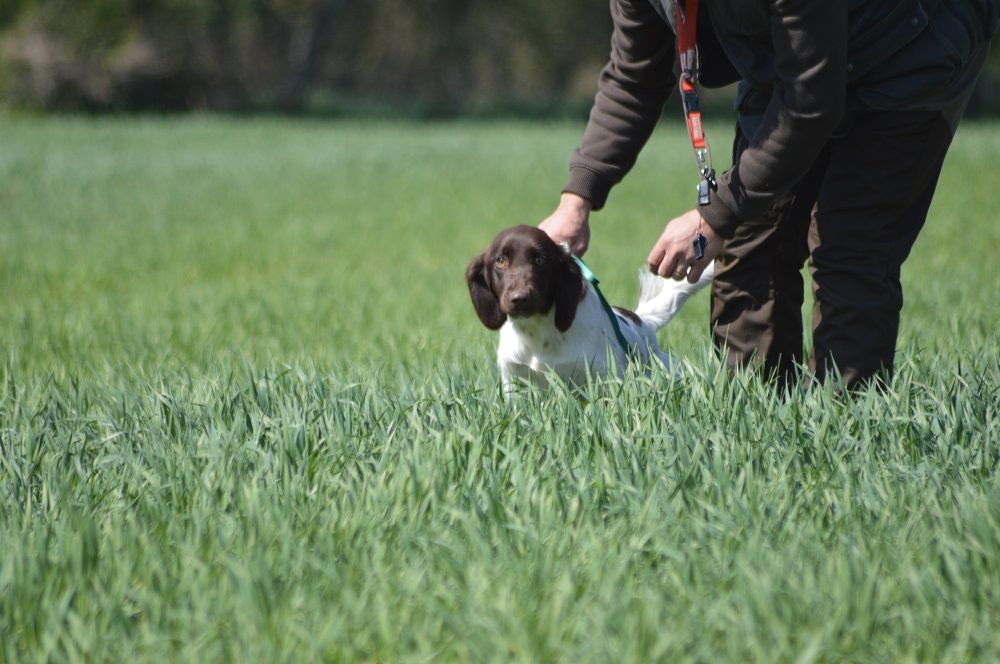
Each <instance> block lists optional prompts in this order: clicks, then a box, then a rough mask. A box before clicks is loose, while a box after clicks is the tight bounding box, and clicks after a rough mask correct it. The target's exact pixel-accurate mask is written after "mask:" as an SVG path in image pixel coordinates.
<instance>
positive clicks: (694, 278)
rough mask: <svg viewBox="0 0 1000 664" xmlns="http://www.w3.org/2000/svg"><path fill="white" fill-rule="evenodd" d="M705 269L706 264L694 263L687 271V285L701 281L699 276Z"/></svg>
mask: <svg viewBox="0 0 1000 664" xmlns="http://www.w3.org/2000/svg"><path fill="white" fill-rule="evenodd" d="M706 267H708V263H701V264H699V263H695V264H694V265H692V266H691V269H690V270H688V273H687V280H688V283H690V284H696V283H698V280H699V279H701V274H702V272H704V271H705V268H706Z"/></svg>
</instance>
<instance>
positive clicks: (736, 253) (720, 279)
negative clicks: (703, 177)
mask: <svg viewBox="0 0 1000 664" xmlns="http://www.w3.org/2000/svg"><path fill="white" fill-rule="evenodd" d="M745 147H746V139H745V138H744V137H743V135H742V133H741V132H740V131H739V129H737V133H736V141H735V144H734V147H733V150H734V157H736V156H738V155H739V154H740V152H742V150H743V149H744V148H745ZM734 160H735V159H734ZM823 162H824V159H823V158H821V159H820V160H819V161H818V163H817V164H816V166H814V167H813V169H812V170H811V171H810V172H809V174H807V175H806V177H804V178H803V179H802V180H801V181H800V182H799V183H798V185H796V187H795V188H794V190H793V191H792V192H791V193H790V195H788V196H786V197H784V198H783V199H782V201H781V202H780V203H778V204H776V205H775V206H774V207H773V208H772V209H771V211H770V212H769V213H768V214H767V215H766V216H764V217H762V218H760V219H752V220H748V221H745V222H744V223H742V224H740V226H739V227H738V228H737V230H736V235H735V236H734V237H733V238H732V239H731V240H727V241H726V242H725V243H724V244H723V247H722V252H721V253H720V254H719V256H718V258H717V260H716V265H715V269H716V272H715V279H714V280H713V281H712V314H711V325H712V333H713V337H714V339H715V343H716V345H717V346H719V347H720V348H722V349H724V350H725V352H726V356H727V362H728V364H729V366H730V368H731V369H734V368H736V367H744V366H757V367H759V368H761V369H762V370H763V372H764V374H765V375H766V376H768V377H773V378H776V379H777V380H778V385H779V387H783V386H785V385H787V384H789V383H790V382H792V381H794V378H795V375H796V371H797V370H796V365H797V364H801V362H802V300H803V283H802V274H801V270H802V265H803V264H804V262H805V259H806V257H807V256H808V249H807V242H806V236H807V232H808V228H809V222H810V219H811V216H812V209H813V204H814V202H815V200H816V195H817V191H818V189H819V184H820V181H821V178H822V173H823Z"/></svg>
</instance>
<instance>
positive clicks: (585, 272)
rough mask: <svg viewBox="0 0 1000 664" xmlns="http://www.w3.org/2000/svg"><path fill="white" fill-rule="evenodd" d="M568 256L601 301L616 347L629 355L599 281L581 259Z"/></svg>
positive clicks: (571, 254)
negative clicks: (612, 330) (612, 331)
mask: <svg viewBox="0 0 1000 664" xmlns="http://www.w3.org/2000/svg"><path fill="white" fill-rule="evenodd" d="M569 255H570V257H571V258H572V259H573V262H575V263H576V264H577V266H578V267H579V268H580V273H581V274H582V275H583V278H584V279H586V280H587V282H588V283H589V284H590V285H591V286H593V287H594V292H595V293H597V299H599V300H600V301H601V306H602V307H603V308H604V313H606V314H607V315H608V319H609V320H610V321H611V327H612V328H613V329H614V331H615V338H616V339H617V340H618V345H619V346H621V347H622V350H623V351H625V354H626V355H628V354H630V353H631V352H632V349H631V347H630V346H629V345H628V341H626V340H625V335H624V334H622V328H621V325H620V324H619V322H618V316H616V315H615V312H614V311H613V310H612V309H611V305H610V304H608V301H607V300H606V299H605V298H604V293H602V292H601V289H600V288H598V286H597V284H599V283H601V281H600V279H598V278H597V275H596V274H594V273H593V271H592V270H591V269H590V268H589V267H587V264H586V263H584V262H583V259H582V258H580V257H579V256H577V255H576V254H574V253H573V252H570V254H569Z"/></svg>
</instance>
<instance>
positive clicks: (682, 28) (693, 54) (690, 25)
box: [674, 0, 717, 205]
mask: <svg viewBox="0 0 1000 664" xmlns="http://www.w3.org/2000/svg"><path fill="white" fill-rule="evenodd" d="M674 8H675V10H676V12H677V13H676V15H677V55H678V56H679V58H680V70H681V75H680V89H681V103H682V104H683V106H684V117H685V119H686V120H687V129H688V135H689V136H690V137H691V147H692V148H693V149H694V160H695V163H696V164H697V166H698V175H699V177H700V178H701V179H700V180H699V181H698V205H708V204H709V201H710V200H711V193H710V192H712V191H714V190H715V189H716V187H717V185H716V182H715V169H713V168H712V153H711V151H710V150H709V147H708V140H707V139H706V138H705V129H704V127H703V126H702V123H701V106H700V104H699V102H698V44H697V34H698V0H687V10H686V11H685V10H683V9H681V2H680V0H677V4H676V5H674Z"/></svg>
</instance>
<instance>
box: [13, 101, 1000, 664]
mask: <svg viewBox="0 0 1000 664" xmlns="http://www.w3.org/2000/svg"><path fill="white" fill-rule="evenodd" d="M2 120H3V121H2V123H0V146H2V147H0V293H2V295H3V298H4V299H3V303H2V305H0V345H2V348H3V353H4V362H3V365H2V370H0V381H2V383H0V659H5V660H7V661H24V660H29V661H30V660H47V659H56V660H95V659H97V660H127V659H136V658H138V659H146V660H160V659H163V658H164V657H168V658H172V659H177V660H190V661H199V660H238V661H273V660H287V659H331V660H359V659H360V660H374V661H384V660H390V661H395V660H406V661H411V660H419V661H423V660H427V659H433V658H441V659H445V660H453V661H483V660H521V661H547V660H564V661H600V662H606V661H650V660H657V659H659V660H663V661H678V660H680V661H684V660H698V661H720V660H725V661H745V660H756V661H767V662H770V661H791V660H796V661H813V660H819V661H859V660H860V661H886V660H914V661H967V660H980V661H993V660H995V659H996V658H997V657H1000V636H998V634H1000V604H998V602H1000V599H998V598H1000V562H998V561H1000V481H998V475H997V463H998V461H1000V443H998V441H1000V423H998V421H997V412H998V404H1000V397H998V386H1000V351H998V349H997V337H996V333H995V327H996V323H997V318H998V315H997V313H998V309H997V305H996V294H997V292H998V290H1000V288H998V287H1000V276H998V272H997V271H996V270H995V269H993V263H994V262H995V256H994V254H995V252H996V247H997V246H1000V230H998V226H997V225H996V220H995V219H994V217H995V214H994V213H993V212H992V210H995V209H996V208H997V202H998V200H1000V199H998V192H997V190H996V187H995V182H994V179H995V178H992V177H991V175H990V173H991V172H992V161H991V160H993V156H992V155H995V154H998V153H1000V131H998V130H997V129H996V128H995V126H994V125H988V124H981V125H969V126H968V127H964V128H963V129H962V131H961V132H960V134H959V137H958V139H957V142H956V146H955V148H954V149H953V154H952V156H951V157H950V158H949V163H948V165H947V169H946V172H945V174H944V176H943V178H942V184H941V190H940V194H939V196H938V199H937V202H936V204H935V206H934V208H933V209H932V212H931V218H930V220H929V222H928V227H927V230H926V231H925V233H924V235H923V237H922V238H921V240H920V241H919V242H918V245H917V248H916V249H915V251H914V254H913V257H912V258H911V260H910V262H908V263H907V265H906V267H905V269H904V280H905V283H906V287H907V304H906V309H905V311H904V323H903V331H902V335H901V340H902V343H901V347H900V354H899V358H898V365H899V373H898V375H897V377H896V380H895V381H894V382H893V385H892V386H891V388H890V390H889V391H888V393H886V394H882V393H877V392H870V393H861V394H858V395H855V396H853V397H851V398H846V399H838V398H836V397H834V396H833V395H832V394H831V393H830V392H829V391H824V390H817V391H813V392H811V393H807V394H796V395H794V396H793V397H792V398H790V399H787V400H782V399H778V398H777V397H776V396H775V395H774V394H773V393H772V391H771V390H770V389H768V388H767V387H766V386H764V385H761V384H760V383H759V381H757V380H756V379H755V378H754V377H752V376H742V375H741V376H736V377H732V378H730V377H729V376H727V375H726V373H725V372H724V371H723V370H722V369H721V367H720V365H719V362H718V360H717V359H716V358H715V356H714V355H713V353H712V352H711V350H710V348H709V342H708V339H707V334H706V332H707V320H706V319H707V310H706V309H707V304H706V302H707V300H706V299H705V296H704V294H702V295H701V296H699V297H698V298H696V299H695V300H694V301H692V302H691V303H690V305H689V307H688V308H687V309H686V310H685V311H684V312H683V313H682V315H681V316H680V317H679V318H678V319H677V321H676V322H675V324H672V326H671V328H670V329H669V330H668V331H667V332H666V333H665V335H664V340H665V342H666V343H665V345H667V346H669V347H670V348H671V349H672V350H673V351H674V352H675V353H677V354H679V355H681V356H683V357H685V358H686V359H687V360H688V361H689V362H690V365H691V366H690V369H689V371H688V372H687V373H686V375H685V376H684V378H683V379H681V380H680V381H679V382H671V381H670V380H668V379H667V378H666V377H665V376H654V377H652V378H644V377H642V376H630V377H629V378H628V379H627V380H626V381H625V382H624V383H617V382H611V383H608V384H595V385H590V386H587V387H585V388H583V390H582V391H581V392H580V393H578V394H573V395H570V394H567V393H565V391H563V390H561V389H556V391H555V392H554V393H550V394H541V393H538V392H534V391H530V390H529V391H527V392H525V393H522V394H519V395H518V396H517V397H516V398H513V399H509V400H508V399H503V398H502V397H501V395H500V392H499V388H498V378H497V376H496V370H495V368H494V366H493V354H494V352H495V337H494V335H493V334H491V333H489V332H487V331H485V330H482V329H481V328H480V327H479V326H478V323H477V321H476V319H475V316H474V315H473V313H472V310H471V307H470V305H469V304H468V301H467V295H466V293H465V286H464V283H463V281H462V272H463V268H464V266H465V264H466V262H467V261H468V260H469V258H471V256H472V255H473V253H474V252H476V251H478V250H479V249H481V248H482V246H484V245H485V244H486V242H487V241H488V240H489V239H490V237H492V235H493V234H494V233H495V232H496V231H497V230H498V229H500V228H502V227H503V226H506V225H509V224H512V223H521V222H533V221H537V220H539V219H540V218H541V217H542V216H544V215H545V214H546V213H547V212H548V211H549V208H550V207H551V206H552V205H553V204H554V202H555V192H557V191H558V188H559V186H560V185H561V183H562V181H563V178H564V177H565V163H566V158H567V157H568V154H569V151H570V150H571V148H572V147H573V145H574V144H575V141H576V140H577V138H578V134H579V131H580V127H579V126H574V125H568V124H555V125H538V124H519V123H482V124H477V123H457V124H440V125H433V124H431V125H421V124H397V123H381V124H380V123H375V124H369V123H360V122H355V123H339V124H328V123H320V122H291V121H284V120H259V119H255V120H229V119H214V118H203V119H177V120H162V119H145V120H128V121H111V120H89V119H72V118H70V119H29V118H17V117H15V118H3V119H2ZM712 131H713V139H714V141H715V143H716V145H718V146H721V145H724V144H725V140H726V138H727V137H728V136H729V132H728V131H727V130H726V128H725V127H722V126H717V127H714V128H713V129H712ZM683 149H684V136H683V134H682V133H681V131H680V130H679V127H676V126H665V127H663V128H661V130H660V133H659V135H658V137H657V138H655V139H654V141H653V142H652V143H651V144H650V146H649V148H647V151H646V154H644V156H643V158H642V159H641V160H640V163H639V165H638V166H637V169H636V172H635V173H633V175H632V177H631V178H630V179H629V180H628V181H627V182H626V183H625V184H623V185H622V187H621V188H620V189H619V190H617V191H616V192H615V193H614V194H613V196H612V199H611V202H610V203H609V206H608V208H607V210H606V211H604V212H602V213H601V214H600V215H599V216H597V217H596V218H595V229H594V233H595V235H594V245H593V249H592V252H591V254H589V255H588V262H589V263H590V265H591V266H592V267H593V268H594V269H595V270H596V271H598V273H599V274H600V275H601V278H602V284H603V285H605V286H606V292H607V293H608V295H609V297H610V299H612V300H613V301H616V302H622V303H626V304H627V303H629V302H631V300H632V299H633V298H634V296H635V283H634V279H635V277H634V273H635V268H636V266H637V265H638V264H639V263H641V261H642V259H643V257H644V256H645V254H646V252H647V250H648V248H649V245H650V244H651V243H652V241H653V240H654V239H655V237H656V235H657V234H658V233H659V230H660V227H661V226H662V224H661V223H660V222H661V221H662V220H664V219H666V218H667V217H668V216H670V215H672V214H674V213H676V212H679V211H682V210H683V209H685V206H686V205H688V204H689V198H690V189H691V186H690V185H691V182H690V179H691V171H692V167H691V164H690V159H689V158H688V155H687V153H686V152H683ZM717 150H718V148H717ZM719 151H720V152H721V153H724V152H725V151H724V150H719ZM678 155H680V156H678ZM970 173H971V174H974V177H971V178H970Z"/></svg>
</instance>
